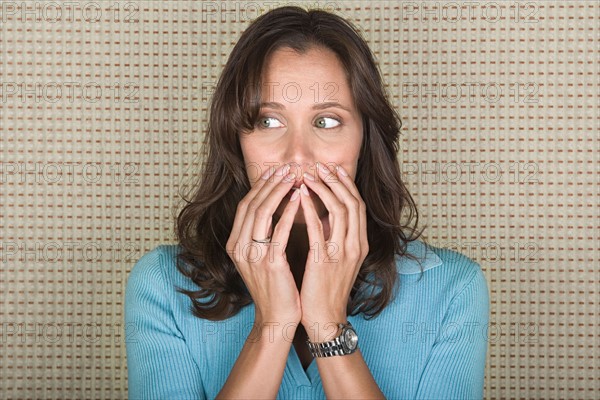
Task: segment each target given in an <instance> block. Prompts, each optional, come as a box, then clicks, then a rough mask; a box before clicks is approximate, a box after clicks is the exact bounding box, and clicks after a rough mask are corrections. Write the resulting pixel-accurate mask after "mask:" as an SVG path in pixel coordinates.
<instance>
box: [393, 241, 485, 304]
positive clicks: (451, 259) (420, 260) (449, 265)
mask: <svg viewBox="0 0 600 400" xmlns="http://www.w3.org/2000/svg"><path fill="white" fill-rule="evenodd" d="M407 251H408V252H409V253H411V254H412V255H414V256H415V257H416V258H417V260H413V259H411V258H409V257H398V256H397V258H396V265H397V269H398V273H399V274H400V275H401V279H402V278H404V280H407V279H408V280H409V281H410V280H411V277H413V276H414V277H417V278H419V277H420V275H421V266H422V270H423V276H426V277H427V279H426V282H428V283H429V284H430V285H435V286H437V287H438V288H442V287H443V288H444V289H445V290H444V291H446V292H453V293H454V294H456V293H459V292H461V291H462V290H463V289H464V288H466V287H467V285H472V286H477V287H478V290H479V291H481V292H487V283H486V279H485V275H484V273H483V271H482V269H481V265H480V264H479V263H478V262H476V261H475V260H473V259H472V258H471V257H469V256H467V255H465V254H463V253H461V252H459V251H456V250H452V249H449V248H445V247H440V246H435V245H431V244H425V243H424V242H422V241H420V240H415V241H412V242H409V244H408V247H407ZM415 279H416V278H415Z"/></svg>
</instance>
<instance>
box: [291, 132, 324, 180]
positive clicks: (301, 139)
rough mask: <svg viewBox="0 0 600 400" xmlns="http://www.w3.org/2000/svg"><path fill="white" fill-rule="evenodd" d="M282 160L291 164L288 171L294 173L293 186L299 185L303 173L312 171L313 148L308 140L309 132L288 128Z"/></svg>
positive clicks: (313, 161)
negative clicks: (294, 180)
mask: <svg viewBox="0 0 600 400" xmlns="http://www.w3.org/2000/svg"><path fill="white" fill-rule="evenodd" d="M286 135H287V142H286V147H285V153H284V160H285V162H288V163H290V164H291V169H290V173H295V174H296V182H294V187H300V185H301V184H302V182H303V173H304V172H308V173H309V174H310V173H314V164H315V157H314V155H315V150H316V149H315V148H314V142H312V141H311V140H310V133H308V132H307V133H305V132H304V129H302V128H288V130H287V132H286Z"/></svg>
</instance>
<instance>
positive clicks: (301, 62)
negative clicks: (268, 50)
mask: <svg viewBox="0 0 600 400" xmlns="http://www.w3.org/2000/svg"><path fill="white" fill-rule="evenodd" d="M262 81H263V86H262V88H263V90H262V98H263V100H264V101H282V100H283V101H285V100H286V98H287V97H290V98H293V99H295V98H296V97H297V96H294V95H295V93H296V92H297V91H298V90H299V89H300V90H301V91H302V95H303V96H302V98H303V99H304V100H308V99H311V100H312V101H313V102H315V101H316V102H323V101H340V100H342V99H344V100H346V101H349V102H351V91H350V86H349V83H348V80H347V76H346V72H345V70H344V67H343V65H342V63H341V62H340V60H339V59H338V58H337V56H336V54H335V53H334V52H333V51H331V50H329V49H325V48H322V47H313V48H311V49H309V50H307V51H306V52H305V53H303V54H300V53H297V52H296V51H294V50H293V49H290V48H281V49H278V50H276V51H275V52H274V53H273V54H272V55H271V56H270V57H269V59H268V60H267V61H266V63H265V68H264V70H263V77H262ZM294 91H295V92H294ZM287 92H289V96H286V93H287ZM293 92H294V93H293ZM328 95H329V98H327V97H328Z"/></svg>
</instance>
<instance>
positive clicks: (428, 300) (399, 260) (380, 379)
mask: <svg viewBox="0 0 600 400" xmlns="http://www.w3.org/2000/svg"><path fill="white" fill-rule="evenodd" d="M178 249H179V247H178V246H177V245H161V246H158V247H156V248H155V249H154V250H152V251H150V252H148V253H146V254H145V255H144V256H143V257H142V258H141V259H140V260H139V261H138V262H137V263H136V264H135V266H134V268H133V269H132V271H131V273H130V274H129V278H128V282H127V288H126V293H125V323H126V348H127V367H128V376H129V398H130V399H171V400H173V399H205V398H208V399H212V398H215V397H216V395H217V394H218V393H219V391H220V390H221V388H222V386H223V385H224V384H225V381H226V379H227V377H228V376H229V372H230V371H231V369H232V368H233V365H234V363H235V361H236V360H237V357H238V355H239V354H240V352H241V350H242V347H243V345H244V342H245V340H246V338H247V336H248V334H249V333H250V330H251V329H252V323H253V321H254V304H253V303H252V304H250V305H248V306H246V307H244V308H243V309H242V310H241V311H240V312H239V313H238V314H237V315H235V316H233V317H231V318H229V319H227V320H224V321H209V320H204V319H200V318H198V317H195V316H193V315H192V313H191V311H190V305H191V300H190V299H189V297H187V296H186V295H184V294H181V293H179V292H176V291H175V289H174V285H177V286H179V287H183V288H185V289H194V290H197V289H198V287H197V286H196V284H194V283H193V282H192V281H191V280H190V279H189V278H186V277H184V276H183V275H182V274H181V273H180V272H179V271H178V270H177V268H176V266H175V259H174V257H175V255H176V253H177V251H178ZM408 250H409V251H410V252H411V253H413V254H415V255H418V256H419V257H420V258H421V259H422V266H423V268H424V270H425V272H424V273H423V276H422V278H421V279H419V278H420V277H421V274H420V269H419V265H418V264H417V263H416V262H415V261H413V260H410V259H408V258H406V257H398V256H397V257H396V265H397V270H398V273H399V274H400V276H399V278H400V281H399V284H398V294H397V296H396V297H395V299H394V301H393V302H392V303H391V304H389V305H388V306H387V307H386V308H385V309H384V310H383V312H382V313H381V314H379V315H378V316H377V317H376V318H373V319H371V320H366V319H364V318H363V315H362V314H359V315H356V316H349V317H348V320H349V321H350V322H351V323H352V325H353V326H354V328H355V329H356V331H357V333H358V336H359V348H360V351H361V353H362V355H363V357H364V359H365V362H366V363H367V365H368V367H369V369H370V371H371V373H372V375H373V377H374V379H375V381H376V382H377V384H378V385H379V388H380V389H381V391H382V392H383V393H384V395H385V396H386V397H387V398H388V399H414V398H419V399H465V398H479V399H480V398H482V397H483V380H484V370H485V359H486V351H487V343H488V342H487V338H488V336H487V327H488V321H489V317H488V315H489V295H488V287H487V283H486V279H485V276H484V275H483V273H482V271H481V268H480V266H479V265H478V264H477V263H475V262H474V261H472V260H471V259H469V258H468V257H466V256H464V255H462V254H460V253H457V252H455V251H452V250H448V249H442V248H438V247H433V246H431V247H429V249H427V247H425V245H424V244H423V243H422V242H421V241H415V242H411V243H409V246H408ZM277 398H278V399H324V398H325V393H324V391H323V386H322V382H321V379H320V375H319V370H318V368H317V363H316V360H314V359H313V360H312V362H311V364H310V365H309V366H308V368H307V370H306V371H305V370H304V368H303V367H302V364H301V363H300V359H299V357H298V355H297V353H296V351H295V348H294V346H291V349H290V353H289V355H288V358H287V362H286V366H285V371H284V374H283V379H282V382H281V386H280V388H279V393H278V397H277Z"/></svg>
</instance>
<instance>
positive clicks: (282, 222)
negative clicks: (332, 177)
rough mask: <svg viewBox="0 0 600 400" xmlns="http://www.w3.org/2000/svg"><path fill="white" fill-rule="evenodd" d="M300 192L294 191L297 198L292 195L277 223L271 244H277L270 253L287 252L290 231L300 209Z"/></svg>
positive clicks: (271, 247) (271, 248)
mask: <svg viewBox="0 0 600 400" xmlns="http://www.w3.org/2000/svg"><path fill="white" fill-rule="evenodd" d="M299 190H300V189H299V188H298V189H295V190H294V193H297V197H296V198H294V195H293V194H292V197H291V198H290V201H289V202H288V203H287V205H286V206H285V209H284V210H283V213H281V217H280V218H279V221H277V225H275V230H274V231H273V240H272V241H271V243H272V244H275V246H270V249H269V251H271V252H274V251H276V250H279V251H281V252H285V249H286V247H287V243H288V239H289V237H290V231H291V229H292V225H293V224H294V217H295V216H296V213H297V212H298V209H299V208H300V199H299V197H300V192H299ZM292 199H293V200H292ZM275 247H277V249H275ZM271 255H273V253H271ZM269 259H270V260H271V259H272V258H271V257H270V258H269Z"/></svg>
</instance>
